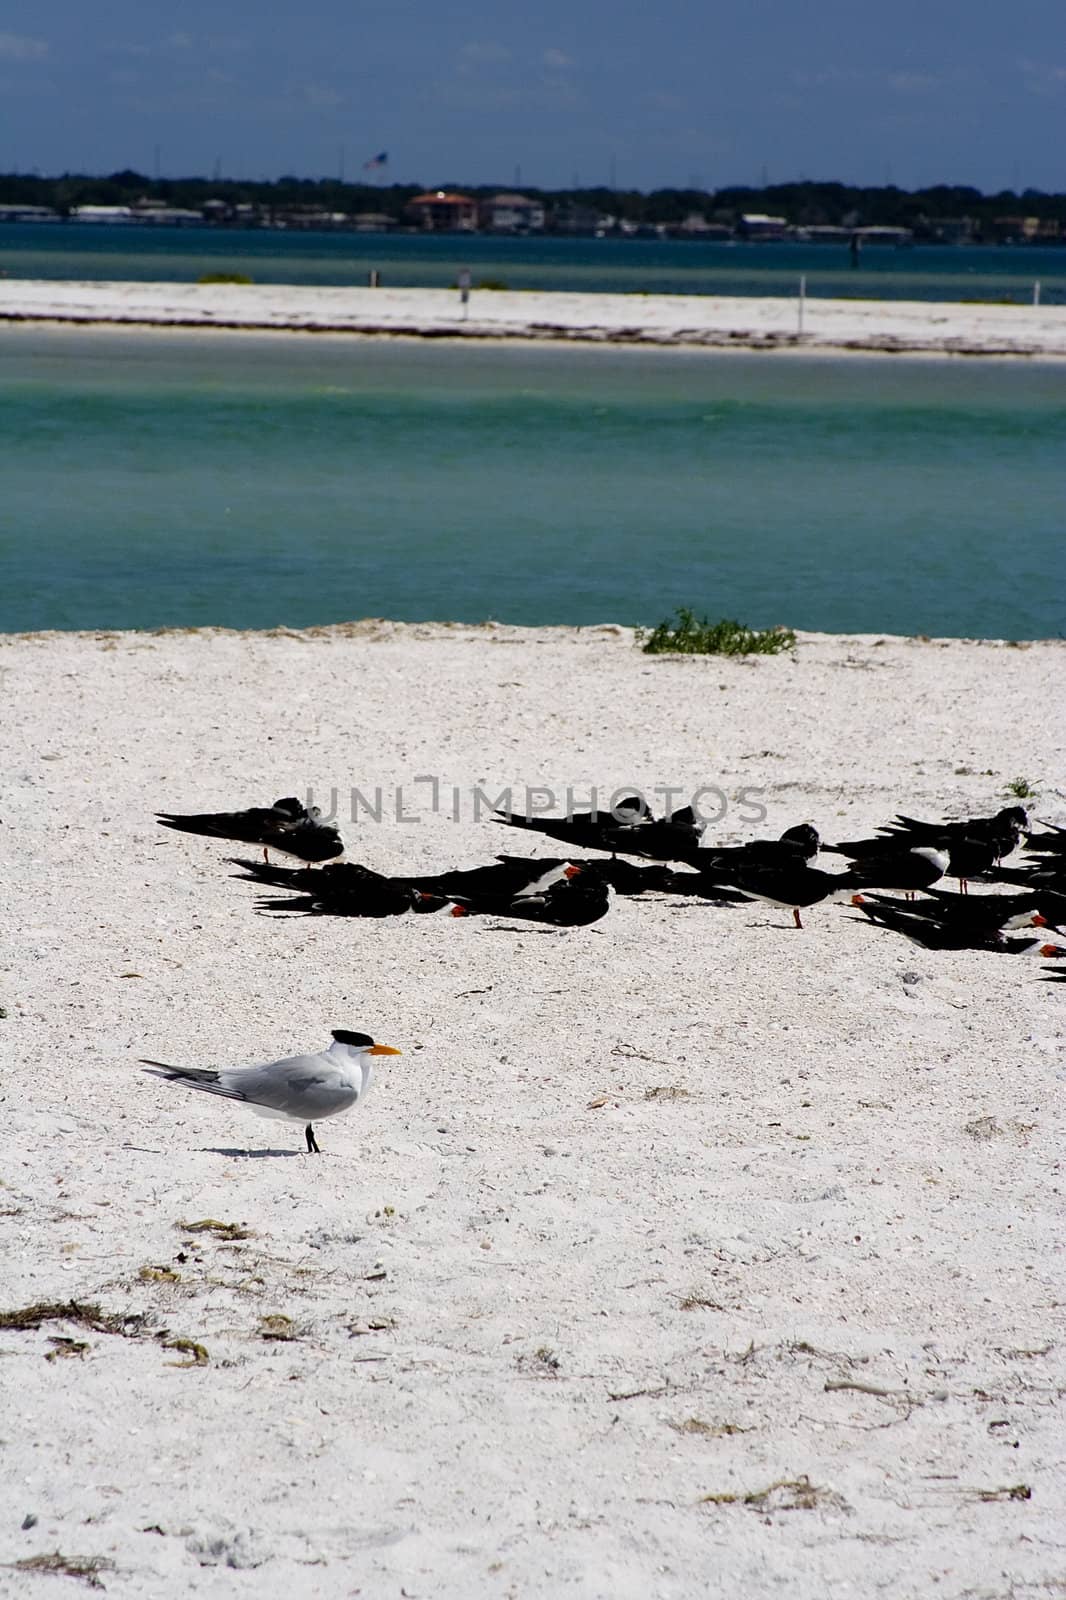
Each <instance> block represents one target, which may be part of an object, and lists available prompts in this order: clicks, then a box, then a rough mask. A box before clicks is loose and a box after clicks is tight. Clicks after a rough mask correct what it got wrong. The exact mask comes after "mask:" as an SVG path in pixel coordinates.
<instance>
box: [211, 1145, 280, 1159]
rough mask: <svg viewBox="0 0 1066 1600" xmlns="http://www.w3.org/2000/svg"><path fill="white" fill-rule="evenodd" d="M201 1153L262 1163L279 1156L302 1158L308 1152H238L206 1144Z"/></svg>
mask: <svg viewBox="0 0 1066 1600" xmlns="http://www.w3.org/2000/svg"><path fill="white" fill-rule="evenodd" d="M200 1153H201V1155H205V1156H234V1157H237V1156H239V1157H240V1158H241V1160H242V1161H262V1160H266V1159H267V1158H270V1157H274V1156H278V1157H283V1156H302V1155H305V1154H306V1151H304V1150H237V1149H226V1148H225V1147H224V1146H221V1145H217V1144H205V1145H201V1146H200Z"/></svg>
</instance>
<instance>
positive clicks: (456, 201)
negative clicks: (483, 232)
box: [407, 189, 477, 233]
mask: <svg viewBox="0 0 1066 1600" xmlns="http://www.w3.org/2000/svg"><path fill="white" fill-rule="evenodd" d="M407 213H408V216H410V217H411V219H412V220H413V221H414V222H416V223H417V224H418V226H419V227H420V228H423V229H424V230H425V231H426V233H474V232H476V230H477V201H476V200H471V198H470V196H469V195H468V194H451V193H449V192H448V191H447V190H446V189H435V190H434V191H433V192H432V194H416V195H415V197H414V199H413V200H409V201H408V203H407Z"/></svg>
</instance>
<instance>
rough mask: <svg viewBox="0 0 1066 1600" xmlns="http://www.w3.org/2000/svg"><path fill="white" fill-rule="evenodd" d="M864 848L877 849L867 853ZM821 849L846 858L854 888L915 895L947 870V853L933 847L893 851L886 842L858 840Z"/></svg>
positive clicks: (890, 842) (888, 842) (889, 843)
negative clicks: (871, 847)
mask: <svg viewBox="0 0 1066 1600" xmlns="http://www.w3.org/2000/svg"><path fill="white" fill-rule="evenodd" d="M867 845H876V846H877V848H876V849H870V850H867V849H866V846H867ZM822 848H823V849H825V850H831V851H833V852H834V853H835V854H837V855H842V856H846V857H847V858H848V861H849V863H850V866H849V870H848V877H849V878H850V880H851V885H852V887H853V888H867V889H897V890H899V891H901V892H902V893H904V894H914V893H916V891H917V890H919V889H928V888H929V887H930V886H931V885H932V884H934V883H938V882H939V881H940V879H941V878H942V877H943V876H944V874H945V872H946V871H947V869H948V860H949V857H948V852H947V850H944V849H936V848H935V847H934V846H933V845H921V844H919V845H914V846H912V847H911V848H910V849H906V848H904V849H899V848H897V849H893V848H892V841H891V840H889V839H874V840H868V839H857V840H854V841H853V842H852V843H851V844H836V845H831V844H827V845H823V847H822Z"/></svg>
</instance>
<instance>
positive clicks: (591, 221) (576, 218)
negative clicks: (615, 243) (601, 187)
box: [551, 200, 614, 234]
mask: <svg viewBox="0 0 1066 1600" xmlns="http://www.w3.org/2000/svg"><path fill="white" fill-rule="evenodd" d="M605 220H606V219H605V218H604V217H602V216H601V215H600V213H599V212H598V211H597V210H596V208H595V206H583V205H580V204H579V203H578V202H577V201H576V200H564V202H563V204H562V205H561V206H556V208H555V210H554V211H553V212H552V219H551V225H552V230H553V232H555V233H571V234H575V233H596V232H598V231H599V230H600V229H601V228H602V227H603V225H604V222H605ZM610 221H611V226H612V227H613V225H614V218H613V217H612V218H611V219H610Z"/></svg>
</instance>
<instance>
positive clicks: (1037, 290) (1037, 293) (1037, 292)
mask: <svg viewBox="0 0 1066 1600" xmlns="http://www.w3.org/2000/svg"><path fill="white" fill-rule="evenodd" d="M1033 304H1034V306H1038V305H1039V304H1040V279H1039V278H1037V280H1036V282H1035V283H1034V284H1033Z"/></svg>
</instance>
